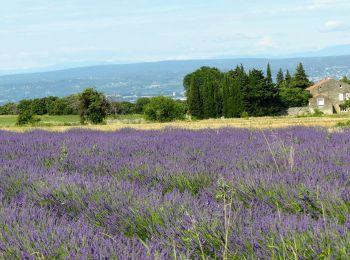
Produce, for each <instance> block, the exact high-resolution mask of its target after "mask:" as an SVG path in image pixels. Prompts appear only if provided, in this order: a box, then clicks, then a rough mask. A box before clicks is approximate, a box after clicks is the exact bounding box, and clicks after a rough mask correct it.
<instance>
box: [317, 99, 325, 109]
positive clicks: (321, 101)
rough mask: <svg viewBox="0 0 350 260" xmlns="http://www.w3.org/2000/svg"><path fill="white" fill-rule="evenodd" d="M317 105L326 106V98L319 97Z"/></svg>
mask: <svg viewBox="0 0 350 260" xmlns="http://www.w3.org/2000/svg"><path fill="white" fill-rule="evenodd" d="M317 105H318V106H319V107H321V106H324V98H317Z"/></svg>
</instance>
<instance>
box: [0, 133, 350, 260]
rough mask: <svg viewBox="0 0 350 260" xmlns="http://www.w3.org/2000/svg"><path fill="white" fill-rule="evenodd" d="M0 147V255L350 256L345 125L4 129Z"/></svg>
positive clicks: (348, 146)
mask: <svg viewBox="0 0 350 260" xmlns="http://www.w3.org/2000/svg"><path fill="white" fill-rule="evenodd" d="M0 143H1V146H0V154H1V164H0V172H1V173H2V175H1V178H0V228H1V237H0V244H1V249H0V258H1V259H36V258H37V259H130V258H132V259H175V258H176V259H199V258H202V259H325V258H326V259H347V258H348V255H349V254H348V248H349V243H350V225H349V223H350V222H349V220H350V215H349V212H350V196H349V194H350V186H349V185H348V178H349V176H348V172H349V153H348V150H349V149H350V131H349V130H346V129H345V130H343V131H334V132H331V133H330V132H328V131H326V130H324V129H321V128H302V127H298V128H288V129H279V130H273V131H271V130H264V131H262V130H257V131H253V130H246V129H218V130H209V129H207V130H198V131H187V130H183V129H166V130H161V131H136V130H131V129H124V130H122V131H116V132H98V131H91V130H90V131H88V130H81V129H76V130H72V131H68V132H64V133H57V132H56V133H55V132H45V131H32V132H28V133H25V134H18V133H11V132H7V131H3V132H1V134H0ZM325 148H326V149H325ZM315 158H322V160H317V159H315Z"/></svg>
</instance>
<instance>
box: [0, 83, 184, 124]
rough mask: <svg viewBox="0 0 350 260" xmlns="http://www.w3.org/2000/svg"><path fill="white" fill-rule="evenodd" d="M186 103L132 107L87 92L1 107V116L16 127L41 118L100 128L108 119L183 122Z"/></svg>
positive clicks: (164, 100)
mask: <svg viewBox="0 0 350 260" xmlns="http://www.w3.org/2000/svg"><path fill="white" fill-rule="evenodd" d="M186 111H187V105H186V102H184V101H180V100H173V99H171V98H170V97H162V96H160V97H152V98H146V97H142V98H139V99H137V101H136V102H135V103H132V102H127V101H113V100H109V99H108V98H107V97H106V96H105V95H104V94H103V93H102V92H99V91H97V90H96V89H94V88H87V89H85V90H84V91H83V92H81V93H78V94H74V95H70V96H67V97H63V98H59V97H53V96H50V97H44V98H35V99H24V100H21V101H20V102H18V103H12V102H11V103H7V104H5V105H2V106H0V115H18V118H17V124H19V125H23V124H27V123H37V122H39V121H40V118H39V117H37V116H41V115H79V116H80V121H81V123H82V124H85V123H87V122H88V123H92V124H100V123H102V122H103V121H104V120H105V119H106V117H107V116H118V115H129V114H143V115H145V116H146V117H147V118H148V119H149V120H152V121H160V122H165V121H171V120H175V119H183V118H184V115H185V114H186Z"/></svg>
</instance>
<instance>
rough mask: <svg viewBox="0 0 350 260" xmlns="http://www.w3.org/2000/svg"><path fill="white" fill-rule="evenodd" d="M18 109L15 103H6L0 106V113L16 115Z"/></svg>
mask: <svg viewBox="0 0 350 260" xmlns="http://www.w3.org/2000/svg"><path fill="white" fill-rule="evenodd" d="M17 114H18V109H17V104H15V103H7V104H5V105H2V106H0V115H17Z"/></svg>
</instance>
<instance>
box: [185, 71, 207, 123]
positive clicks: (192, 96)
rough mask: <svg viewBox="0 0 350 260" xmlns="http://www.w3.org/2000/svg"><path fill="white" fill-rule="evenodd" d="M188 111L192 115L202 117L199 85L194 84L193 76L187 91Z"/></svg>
mask: <svg viewBox="0 0 350 260" xmlns="http://www.w3.org/2000/svg"><path fill="white" fill-rule="evenodd" d="M188 106H189V112H190V114H191V115H192V116H195V117H198V118H202V117H203V114H202V102H201V99H200V94H199V86H198V85H197V84H195V80H194V76H192V78H191V81H190V86H189V93H188Z"/></svg>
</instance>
